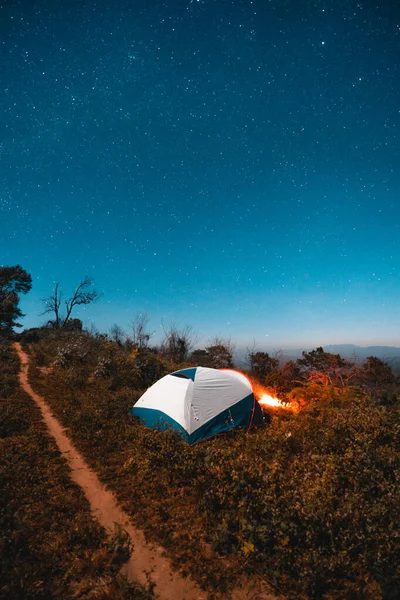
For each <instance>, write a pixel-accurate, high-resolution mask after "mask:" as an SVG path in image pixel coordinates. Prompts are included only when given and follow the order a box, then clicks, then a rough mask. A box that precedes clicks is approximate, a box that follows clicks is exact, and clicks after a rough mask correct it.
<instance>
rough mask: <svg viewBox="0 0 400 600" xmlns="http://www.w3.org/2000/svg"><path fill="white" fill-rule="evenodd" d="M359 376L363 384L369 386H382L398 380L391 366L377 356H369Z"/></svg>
mask: <svg viewBox="0 0 400 600" xmlns="http://www.w3.org/2000/svg"><path fill="white" fill-rule="evenodd" d="M358 376H359V378H360V382H361V384H362V385H364V386H366V387H368V388H382V387H384V386H387V385H391V384H392V383H394V382H395V381H396V377H395V375H394V374H393V371H392V369H391V367H390V366H389V365H388V364H387V363H386V362H384V361H383V360H381V359H380V358H377V357H376V356H368V358H367V360H366V361H365V363H364V364H363V365H362V367H361V369H359V371H358Z"/></svg>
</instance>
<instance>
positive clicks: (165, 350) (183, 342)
mask: <svg viewBox="0 0 400 600" xmlns="http://www.w3.org/2000/svg"><path fill="white" fill-rule="evenodd" d="M195 341H196V336H195V334H194V332H193V330H192V328H191V327H190V325H186V326H185V327H183V329H179V328H178V327H177V326H176V325H171V326H170V327H169V329H164V339H163V341H162V343H161V353H162V354H163V355H164V356H165V357H166V358H168V359H169V360H172V361H173V362H174V363H181V362H184V361H185V360H187V358H188V356H189V354H190V351H191V350H192V348H193V345H194V344H195Z"/></svg>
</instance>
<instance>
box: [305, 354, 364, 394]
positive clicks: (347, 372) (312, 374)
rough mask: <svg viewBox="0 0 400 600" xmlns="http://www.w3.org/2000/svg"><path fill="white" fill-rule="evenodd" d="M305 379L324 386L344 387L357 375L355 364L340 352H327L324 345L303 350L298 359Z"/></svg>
mask: <svg viewBox="0 0 400 600" xmlns="http://www.w3.org/2000/svg"><path fill="white" fill-rule="evenodd" d="M296 363H297V365H298V366H299V367H300V369H301V372H302V375H303V377H304V378H305V379H307V380H308V381H310V382H313V383H315V384H320V385H323V386H329V385H331V386H334V387H344V386H345V385H346V384H347V383H348V382H349V381H350V380H351V379H352V378H354V377H355V375H356V370H355V366H354V364H353V363H352V362H349V361H347V360H345V359H344V358H342V357H341V356H340V354H331V353H330V352H325V351H324V349H323V348H322V347H319V348H316V349H315V350H312V351H311V352H305V351H304V352H303V358H299V359H298V360H297V361H296Z"/></svg>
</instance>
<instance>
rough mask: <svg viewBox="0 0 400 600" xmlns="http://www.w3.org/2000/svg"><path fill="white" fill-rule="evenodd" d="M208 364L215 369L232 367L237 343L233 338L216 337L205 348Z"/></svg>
mask: <svg viewBox="0 0 400 600" xmlns="http://www.w3.org/2000/svg"><path fill="white" fill-rule="evenodd" d="M205 350H206V352H207V357H208V365H207V366H209V367H211V368H213V369H231V368H232V367H233V366H234V365H233V352H234V350H235V345H234V344H233V342H232V340H231V339H225V338H221V337H215V338H214V339H213V340H211V342H210V343H209V345H208V346H206V348H205Z"/></svg>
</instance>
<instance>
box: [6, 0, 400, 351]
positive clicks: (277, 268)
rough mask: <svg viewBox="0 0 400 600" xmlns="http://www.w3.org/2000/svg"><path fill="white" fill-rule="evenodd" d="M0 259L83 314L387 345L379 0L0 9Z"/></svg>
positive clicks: (390, 111)
mask: <svg viewBox="0 0 400 600" xmlns="http://www.w3.org/2000/svg"><path fill="white" fill-rule="evenodd" d="M0 23H1V25H0V27H1V30H0V48H1V50H0V51H1V60H0V70H1V74H0V85H1V99H2V100H1V103H0V128H1V137H0V153H1V154H0V161H1V162H0V165H1V167H0V180H1V186H0V264H3V265H12V264H17V263H19V264H21V265H22V266H23V267H24V268H25V269H26V270H27V271H28V272H30V273H31V275H32V278H33V287H32V290H31V292H30V293H29V294H28V295H27V296H26V297H24V298H23V301H22V309H23V311H24V312H25V313H26V315H27V316H26V317H25V319H24V326H26V327H30V326H35V325H39V324H41V323H42V322H44V320H45V317H43V316H40V313H41V312H42V311H43V305H42V303H41V299H42V298H43V297H45V296H47V295H49V293H50V292H51V290H52V288H53V286H54V283H55V282H56V281H61V284H62V288H63V290H64V292H65V295H66V296H68V295H69V294H70V292H71V291H72V288H73V287H74V285H76V284H77V283H78V282H79V281H80V280H82V279H83V277H84V276H85V275H86V274H88V275H90V276H92V277H93V278H94V281H95V285H96V288H97V289H98V290H99V291H101V292H102V299H101V300H100V301H98V302H97V303H96V304H94V305H91V306H89V307H87V308H86V310H80V311H77V312H76V315H75V316H79V317H80V318H82V320H83V321H84V324H85V325H90V323H95V324H96V326H97V327H98V328H99V329H100V330H102V331H105V330H107V329H108V328H109V327H110V326H111V325H112V324H113V323H118V324H119V325H120V326H121V327H123V328H126V327H127V325H128V323H129V321H131V320H133V318H134V317H135V315H136V314H137V313H140V312H146V313H147V314H148V315H149V316H150V317H151V322H150V328H153V330H154V331H156V334H157V332H159V331H160V330H161V327H162V324H163V325H164V326H166V325H169V324H171V323H175V324H176V325H179V326H184V325H186V324H189V325H191V326H192V327H193V329H194V330H195V331H196V332H197V334H198V337H199V341H202V340H207V339H209V338H211V337H212V336H215V335H220V336H226V337H228V336H230V337H231V338H232V339H233V340H235V341H236V343H237V344H238V345H239V346H240V345H241V344H246V343H250V342H251V341H252V340H256V342H257V344H258V345H259V347H266V348H269V347H281V348H289V347H301V346H305V347H312V346H316V345H324V344H329V343H355V344H360V345H369V344H387V345H399V346H400V338H399V332H400V252H399V248H400V236H399V233H400V164H399V159H400V137H399V134H400V83H399V82H400V68H399V67H400V5H399V3H398V2H397V0H386V1H381V0H376V1H372V0H371V1H369V0H358V1H353V0H302V1H301V2H300V1H299V0H269V1H268V0H160V1H159V0H113V2H109V1H108V2H106V1H105V0H94V1H88V0H83V1H82V0H52V1H51V2H49V1H48V0H35V1H33V0H0Z"/></svg>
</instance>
